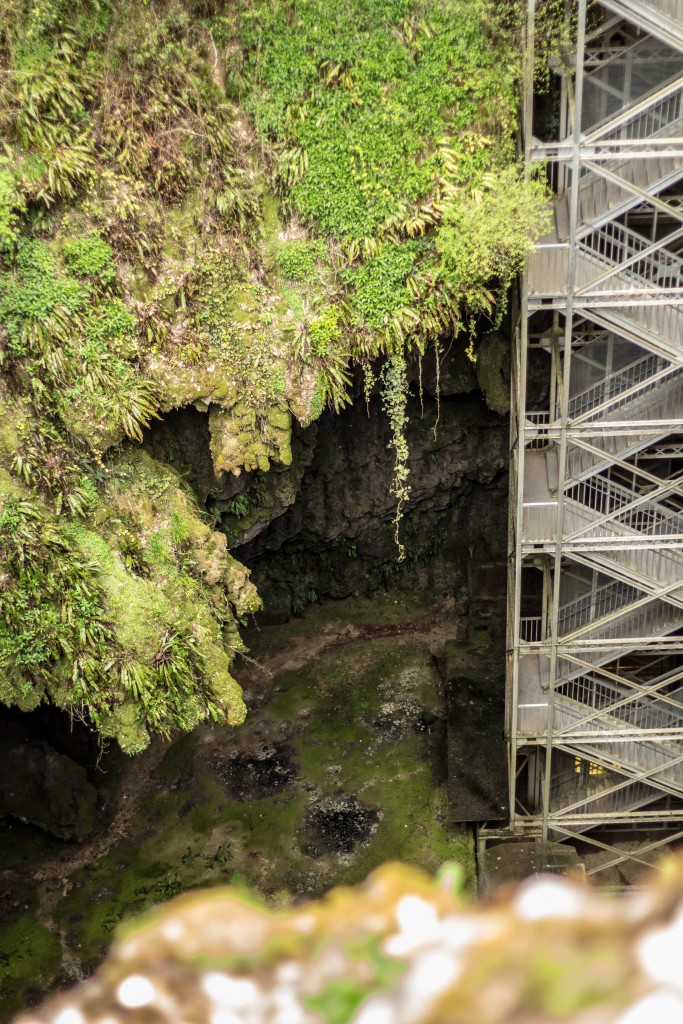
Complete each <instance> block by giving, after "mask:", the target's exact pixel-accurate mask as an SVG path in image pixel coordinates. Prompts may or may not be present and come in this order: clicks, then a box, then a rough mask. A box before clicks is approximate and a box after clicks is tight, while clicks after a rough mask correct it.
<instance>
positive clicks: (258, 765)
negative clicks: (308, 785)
mask: <svg viewBox="0 0 683 1024" xmlns="http://www.w3.org/2000/svg"><path fill="white" fill-rule="evenodd" d="M209 766H210V768H211V769H212V771H213V772H214V773H215V775H216V777H217V778H218V779H219V780H220V781H221V782H222V783H223V785H224V786H225V788H226V790H227V792H228V794H229V795H230V796H231V797H232V798H233V800H238V801H239V802H240V803H248V802H250V801H252V800H263V799H265V797H268V796H273V795H274V794H275V793H278V792H279V791H280V790H281V789H284V787H285V786H287V785H289V783H290V782H292V781H293V780H294V779H295V778H296V777H297V774H298V765H297V764H295V762H294V760H293V758H292V753H291V751H290V749H289V748H288V746H287V744H286V743H261V744H259V746H257V747H252V748H249V749H248V750H230V751H220V752H216V753H214V754H213V755H212V757H211V759H210V761H209Z"/></svg>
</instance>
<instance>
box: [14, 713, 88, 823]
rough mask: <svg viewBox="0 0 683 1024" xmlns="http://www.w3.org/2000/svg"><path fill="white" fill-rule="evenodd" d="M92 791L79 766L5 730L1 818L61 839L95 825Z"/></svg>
mask: <svg viewBox="0 0 683 1024" xmlns="http://www.w3.org/2000/svg"><path fill="white" fill-rule="evenodd" d="M96 811H97V790H96V789H95V787H94V786H92V785H91V784H90V783H89V782H88V777H87V774H86V771H85V768H83V767H82V766H81V765H79V764H76V762H75V761H72V759H71V758H70V757H67V756H66V755H65V754H59V753H58V752H57V751H56V750H55V749H54V748H53V747H51V746H50V745H49V744H48V743H44V742H43V741H41V740H30V739H28V738H26V737H24V736H23V735H22V734H21V732H20V730H15V729H12V728H10V727H6V728H5V731H4V734H3V743H2V746H1V747H0V818H1V817H4V816H10V817H15V818H20V819H21V820H22V821H24V822H28V823H29V824H31V825H37V826H38V827H39V828H42V829H45V831H47V832H51V833H52V834H53V835H55V836H58V837H59V838H60V839H84V838H85V837H86V836H87V835H89V834H90V833H91V832H92V831H93V829H94V828H95V825H96Z"/></svg>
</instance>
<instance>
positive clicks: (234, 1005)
mask: <svg viewBox="0 0 683 1024" xmlns="http://www.w3.org/2000/svg"><path fill="white" fill-rule="evenodd" d="M454 888H455V889H457V877H456V875H455V874H454V872H453V870H449V869H448V868H446V869H444V870H443V871H442V877H441V879H440V880H439V881H437V882H436V883H435V882H432V881H430V880H429V879H428V878H427V877H426V876H424V875H422V874H420V873H418V872H415V871H413V870H411V869H408V868H404V867H402V866H401V865H389V866H386V867H384V868H381V869H380V870H379V871H377V872H375V873H374V874H373V875H371V876H370V878H369V880H368V881H367V882H366V883H365V885H363V886H360V887H358V888H356V889H340V890H335V891H333V892H332V893H330V894H329V896H327V897H326V898H325V899H324V900H322V901H320V902H317V903H309V904H306V905H304V906H300V907H297V908H294V909H292V910H289V911H280V912H269V911H267V910H265V909H264V908H261V907H259V906H257V905H255V904H254V903H253V901H251V900H250V899H249V898H246V897H245V896H244V895H241V894H239V893H238V892H237V891H235V890H226V889H220V890H213V891H207V892H204V893H193V894H188V895H185V896H182V897H180V898H178V899H176V900H174V901H173V902H171V903H169V904H167V905H166V906H163V907H160V908H158V909H156V910H154V911H153V912H151V913H150V914H149V915H148V916H147V917H146V918H143V919H142V920H140V921H138V922H137V923H133V924H132V925H128V926H127V927H126V929H125V931H124V932H123V933H122V935H121V937H120V938H119V939H118V940H117V941H116V943H115V944H114V946H113V948H112V950H111V952H110V954H109V956H108V958H107V960H106V961H105V963H104V965H103V966H102V968H101V969H100V970H99V971H98V973H97V974H96V975H95V977H94V978H93V979H92V980H90V981H88V982H86V983H84V984H82V985H80V986H79V987H78V988H76V989H75V990H74V991H72V992H70V993H67V994H65V995H63V996H61V997H59V998H57V999H54V1000H52V1001H50V1002H48V1003H46V1004H45V1005H44V1006H43V1007H42V1008H41V1009H39V1010H38V1011H37V1012H34V1013H32V1014H31V1015H30V1016H25V1017H23V1018H20V1021H21V1024H91V1022H92V1024H95V1022H97V1021H104V1020H106V1021H107V1022H111V1024H115V1022H116V1024H123V1022H126V1021H131V1022H132V1021H135V1022H136V1024H137V1022H150V1024H152V1022H154V1024H156V1022H158V1024H162V1022H168V1024H171V1022H178V1021H188V1022H190V1021H191V1022H193V1024H204V1022H207V1024H208V1022H214V1024H218V1022H225V1024H228V1022H229V1024H240V1022H243V1024H249V1022H254V1024H271V1022H272V1024H276V1022H277V1024H279V1022H282V1024H284V1022H286V1024H316V1022H320V1021H324V1022H326V1024H331V1022H338V1024H346V1022H348V1024H475V1022H476V1024H504V1022H509V1024H513V1022H515V1024H517V1022H525V1024H551V1022H556V1021H558V1020H562V1021H572V1022H574V1024H649V1022H652V1024H655V1022H658V1024H664V1022H673V1021H678V1020H681V1019H683V981H682V980H681V974H680V969H679V959H680V949H681V943H682V941H683V864H681V863H680V862H679V863H678V864H672V863H669V865H668V867H667V868H665V870H664V871H663V872H661V873H660V876H659V879H658V880H657V881H656V882H655V883H654V884H653V885H652V887H651V888H650V889H649V890H646V891H644V892H641V893H640V894H639V895H638V896H637V897H635V898H633V897H630V898H629V897H626V896H624V897H621V898H620V899H616V898H615V897H614V896H605V895H602V896H601V895H598V894H596V893H594V892H591V891H590V890H589V889H587V888H586V887H585V886H583V885H581V884H578V883H574V882H569V881H566V880H563V879H559V878H557V877H554V876H537V877H536V878H533V879H531V880H529V881H527V882H525V883H523V884H522V885H521V887H519V888H518V889H516V890H513V891H510V892H508V893H507V894H506V895H505V896H504V897H503V898H502V899H499V900H498V901H497V902H496V903H494V904H492V905H488V906H484V907H481V908H473V907H471V906H467V905H466V904H464V903H463V901H462V899H461V898H460V897H458V895H457V894H456V893H454Z"/></svg>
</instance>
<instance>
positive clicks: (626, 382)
mask: <svg viewBox="0 0 683 1024" xmlns="http://www.w3.org/2000/svg"><path fill="white" fill-rule="evenodd" d="M667 369H668V370H669V373H661V371H663V370H667ZM657 375H659V376H657ZM655 376H657V381H656V383H657V384H661V383H662V381H667V383H668V382H669V381H671V380H675V379H676V378H678V377H680V376H683V367H681V366H671V364H670V362H669V360H667V359H665V358H664V357H663V356H661V355H657V354H656V353H654V352H650V353H648V354H647V355H645V356H642V357H641V358H640V359H636V360H635V361H634V362H633V363H630V364H629V365H628V366H625V367H624V368H623V369H621V370H618V371H617V372H616V373H612V374H609V375H608V376H606V377H603V379H602V380H601V381H598V382H597V383H596V384H591V385H589V386H588V387H586V388H584V389H583V390H582V391H579V392H577V393H576V394H575V395H573V396H572V397H571V398H570V399H569V407H568V408H569V418H570V419H572V420H575V419H578V418H579V417H580V416H584V415H585V414H586V413H588V412H591V411H592V410H594V409H596V408H598V407H599V408H600V411H601V412H603V413H604V412H605V409H604V408H603V407H604V406H609V407H610V411H613V410H616V409H619V408H621V407H622V406H623V405H624V404H625V402H628V401H630V400H631V399H639V398H640V397H641V396H642V395H645V394H647V393H648V392H649V391H650V390H651V388H649V387H647V382H649V381H650V379H651V378H653V377H655ZM639 384H645V385H646V386H645V387H638V385H639ZM654 386H655V385H654V383H653V385H652V387H654ZM636 387H637V388H638V390H637V391H635V392H634V393H633V394H632V395H631V394H629V395H627V396H625V397H624V398H623V399H622V400H621V401H619V399H620V397H621V396H622V395H623V394H624V392H625V391H630V390H631V388H636Z"/></svg>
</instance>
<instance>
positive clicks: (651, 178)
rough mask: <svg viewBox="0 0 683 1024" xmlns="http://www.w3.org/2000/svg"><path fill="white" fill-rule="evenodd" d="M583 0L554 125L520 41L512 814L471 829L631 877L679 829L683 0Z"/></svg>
mask: <svg viewBox="0 0 683 1024" xmlns="http://www.w3.org/2000/svg"><path fill="white" fill-rule="evenodd" d="M586 7H587V0H577V3H576V4H575V5H574V9H575V10H576V11H577V12H578V16H577V18H576V39H575V42H576V46H575V56H573V57H567V56H566V55H565V57H563V58H562V60H560V61H558V65H557V69H556V70H557V73H558V82H559V88H558V91H559V92H560V103H561V114H560V119H559V130H558V127H557V126H556V125H551V126H546V125H544V124H542V123H541V124H536V123H535V122H534V117H535V116H536V118H537V120H538V114H535V107H534V103H533V94H532V85H531V82H532V80H533V74H532V69H533V53H532V52H531V49H532V47H530V48H529V50H528V53H527V57H528V65H527V95H526V99H525V109H524V147H525V161H526V167H527V171H528V173H530V174H531V173H534V167H535V165H543V166H544V167H545V168H546V173H547V174H548V177H549V179H550V181H551V183H552V184H553V188H554V191H555V198H554V201H553V214H554V216H553V225H554V226H553V229H552V231H551V232H550V233H549V234H548V235H547V236H545V237H544V238H542V239H540V240H539V242H538V244H537V245H536V248H535V250H534V252H533V253H532V254H531V256H530V257H529V260H528V264H527V270H526V272H525V275H524V278H523V280H522V282H521V285H520V294H519V304H518V311H517V313H518V315H517V321H516V336H515V344H514V346H513V370H512V377H513V380H512V411H511V444H510V471H511V472H510V478H511V485H510V546H509V562H508V565H509V570H508V643H507V647H508V663H507V682H506V686H507V697H506V708H507V718H506V733H507V741H508V754H509V766H508V767H509V785H510V793H509V796H510V808H511V814H510V822H509V824H508V825H507V826H506V827H505V828H502V829H501V828H500V827H493V826H492V827H489V826H487V825H484V826H482V828H480V830H479V844H480V850H483V851H485V850H486V848H487V846H488V845H490V844H494V845H495V844H498V843H501V842H505V841H510V840H518V841H519V840H522V839H523V840H525V841H528V840H535V841H537V842H538V843H539V844H547V843H558V842H560V843H569V844H572V845H573V846H574V847H575V848H576V849H577V851H578V853H579V857H580V858H581V859H583V861H584V863H585V866H586V871H587V873H589V874H595V875H596V876H597V878H598V880H601V881H603V882H605V884H619V881H620V879H621V875H620V873H619V872H620V871H623V870H625V865H626V864H627V862H631V866H633V865H643V866H644V865H647V864H650V863H651V862H652V860H653V859H654V857H655V856H656V855H657V852H658V851H661V850H663V849H668V848H671V847H675V846H677V845H678V844H681V845H683V0H600V5H599V8H598V11H599V17H596V14H595V10H594V11H593V14H592V16H591V19H590V24H588V25H587V22H586ZM533 28H534V4H533V2H531V3H530V5H529V23H528V26H527V32H528V39H529V40H533V35H534V33H533ZM552 132H557V135H556V137H554V138H553V137H552ZM547 136H549V137H547ZM628 873H629V872H628V871H627V872H626V874H628ZM624 877H625V876H624Z"/></svg>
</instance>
